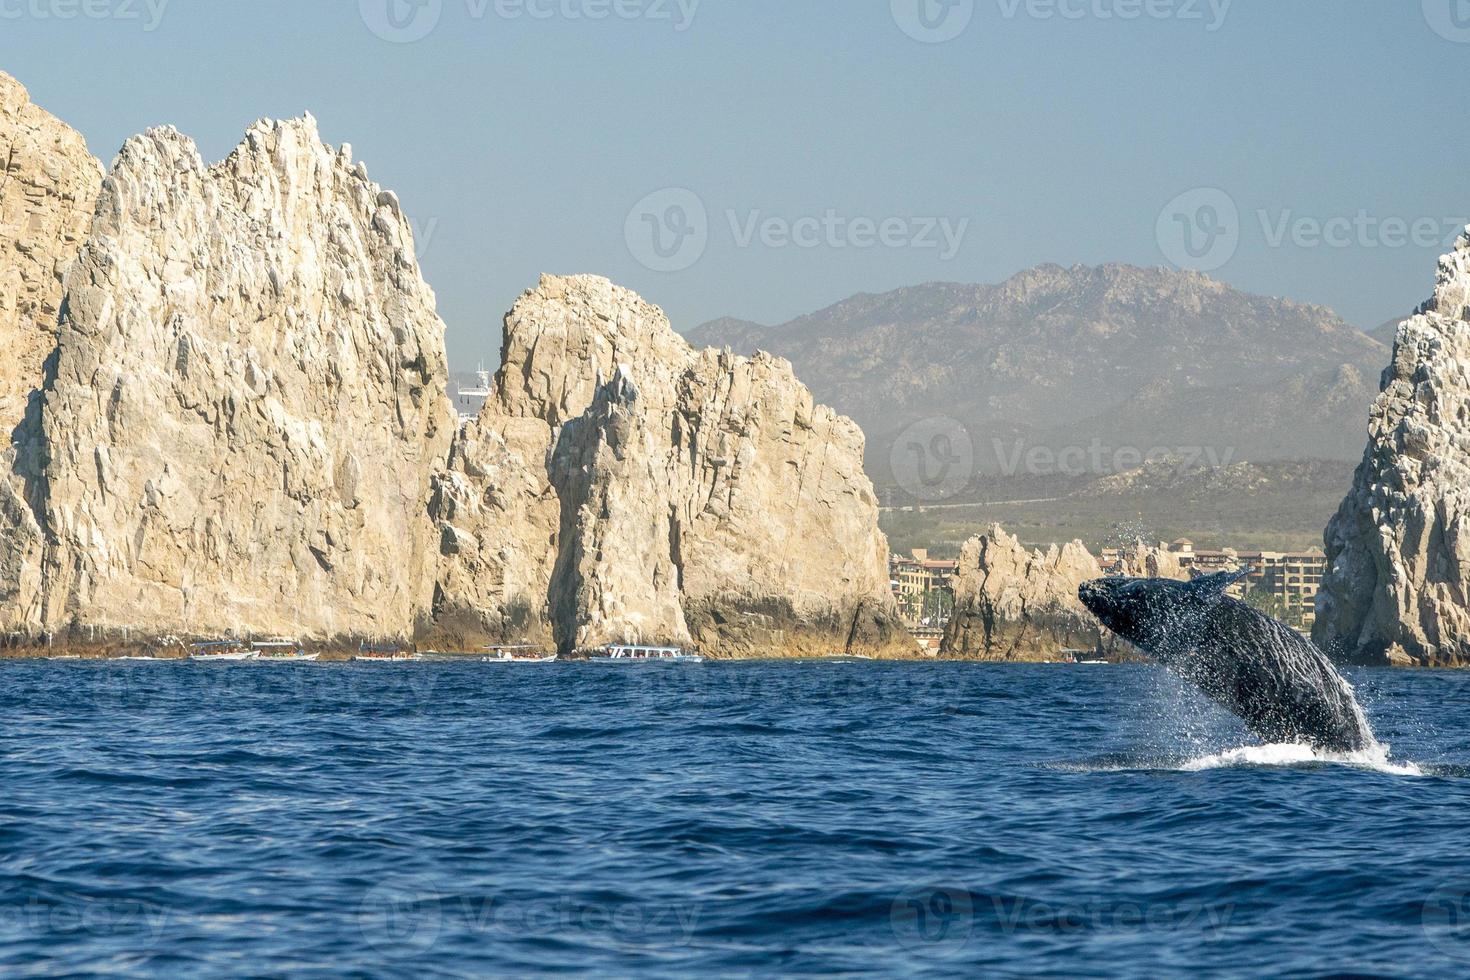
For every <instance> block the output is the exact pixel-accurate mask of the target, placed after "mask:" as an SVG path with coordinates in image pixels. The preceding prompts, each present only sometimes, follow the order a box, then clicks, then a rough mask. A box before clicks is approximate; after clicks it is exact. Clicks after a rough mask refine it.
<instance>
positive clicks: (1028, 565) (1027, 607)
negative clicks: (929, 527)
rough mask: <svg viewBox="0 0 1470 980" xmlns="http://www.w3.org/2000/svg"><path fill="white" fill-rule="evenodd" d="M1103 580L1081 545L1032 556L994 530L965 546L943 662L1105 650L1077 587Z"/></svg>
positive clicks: (1041, 657)
mask: <svg viewBox="0 0 1470 980" xmlns="http://www.w3.org/2000/svg"><path fill="white" fill-rule="evenodd" d="M1101 577H1102V570H1101V569H1100V568H1099V567H1098V564H1097V560H1096V559H1094V558H1093V557H1092V555H1091V554H1089V553H1088V551H1087V548H1086V547H1084V546H1083V544H1082V542H1080V541H1073V542H1072V543H1070V544H1066V545H1063V546H1061V547H1057V546H1056V545H1052V546H1051V547H1050V548H1048V549H1047V550H1046V551H1041V550H1039V549H1038V550H1031V551H1028V550H1027V549H1026V548H1024V547H1023V546H1022V545H1021V543H1020V542H1019V541H1018V540H1016V539H1015V538H1014V537H1012V536H1011V535H1009V534H1007V533H1006V532H1005V531H1004V530H1003V529H1002V528H1001V527H1000V525H998V524H997V525H993V526H992V527H991V528H990V529H989V530H988V531H986V532H985V533H984V534H981V535H978V536H976V537H973V538H971V539H970V540H969V541H967V542H965V545H964V547H963V548H962V549H961V552H960V562H959V570H958V573H957V576H956V580H955V611H954V615H953V616H952V617H951V618H950V621H949V626H948V627H947V628H946V630H945V634H944V643H943V645H942V646H941V647H940V653H939V655H940V657H942V658H948V659H963V660H1054V659H1056V658H1057V657H1058V656H1060V655H1061V654H1062V653H1063V651H1066V650H1088V651H1102V650H1103V649H1104V647H1105V645H1106V644H1107V643H1108V640H1107V638H1106V637H1105V636H1104V632H1105V631H1103V630H1102V628H1101V627H1100V626H1099V625H1098V623H1097V620H1096V619H1094V618H1093V616H1092V614H1091V613H1089V612H1088V611H1087V609H1086V607H1085V606H1083V605H1082V602H1081V600H1079V599H1078V598H1077V587H1078V586H1079V585H1081V584H1082V583H1083V582H1089V581H1092V580H1093V579H1096V578H1101Z"/></svg>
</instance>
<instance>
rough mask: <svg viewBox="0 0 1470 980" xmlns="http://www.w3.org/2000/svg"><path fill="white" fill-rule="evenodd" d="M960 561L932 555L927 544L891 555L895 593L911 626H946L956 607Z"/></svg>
mask: <svg viewBox="0 0 1470 980" xmlns="http://www.w3.org/2000/svg"><path fill="white" fill-rule="evenodd" d="M958 569H959V562H957V561H945V560H942V559H934V558H930V557H929V552H928V550H927V549H924V548H915V549H914V550H913V551H911V552H909V554H908V556H907V557H905V556H903V555H892V556H890V557H889V559H888V577H889V580H890V585H891V587H892V589H893V597H894V599H896V600H897V601H898V607H899V610H900V611H901V612H902V613H903V617H904V619H905V620H906V621H907V622H908V624H909V625H910V626H911V627H924V628H930V629H943V627H944V624H945V623H947V622H948V621H949V615H950V613H951V612H952V611H953V610H954V575H955V572H956V571H957V570H958Z"/></svg>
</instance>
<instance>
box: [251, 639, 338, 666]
mask: <svg viewBox="0 0 1470 980" xmlns="http://www.w3.org/2000/svg"><path fill="white" fill-rule="evenodd" d="M250 649H252V650H254V651H255V652H256V653H257V654H259V656H258V657H257V659H258V660H259V661H260V662H261V663H265V664H306V663H314V662H315V661H316V659H317V658H318V657H320V656H321V654H320V653H307V652H306V651H305V650H303V649H301V644H299V643H297V642H296V641H295V640H287V639H283V638H277V639H273V640H257V641H255V642H254V643H252V644H250Z"/></svg>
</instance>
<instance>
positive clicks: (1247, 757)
mask: <svg viewBox="0 0 1470 980" xmlns="http://www.w3.org/2000/svg"><path fill="white" fill-rule="evenodd" d="M1311 765H1337V766H1352V767H1354V768H1357V769H1370V770H1372V771H1373V772H1381V773H1385V774H1387V775H1390V776H1423V775H1425V772H1424V770H1423V769H1422V768H1420V767H1419V766H1418V765H1416V764H1415V763H1412V762H1394V761H1392V760H1390V759H1389V757H1388V746H1387V745H1383V744H1381V743H1379V742H1374V743H1373V744H1372V745H1369V746H1368V747H1366V748H1364V749H1360V750H1359V751H1357V752H1324V751H1322V750H1320V749H1315V748H1313V747H1312V746H1310V745H1303V744H1301V743H1299V742H1283V743H1276V744H1271V745H1245V746H1241V747H1240V748H1238V749H1227V750H1226V751H1224V752H1216V753H1214V754H1213V755H1206V756H1201V757H1200V758H1197V759H1190V760H1189V761H1187V762H1185V763H1184V764H1183V765H1182V766H1181V767H1180V771H1182V772H1203V771H1205V770H1207V769H1227V768H1232V767H1245V766H1256V767H1262V768H1273V767H1295V766H1311Z"/></svg>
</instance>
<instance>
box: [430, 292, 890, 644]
mask: <svg viewBox="0 0 1470 980" xmlns="http://www.w3.org/2000/svg"><path fill="white" fill-rule="evenodd" d="M526 424H539V426H540V427H541V428H539V429H537V430H536V431H537V432H538V433H539V432H545V433H547V434H548V439H547V441H546V443H545V444H544V447H545V449H546V451H545V452H544V453H541V458H542V461H543V462H542V466H543V467H544V468H545V470H544V471H545V474H546V475H545V482H544V484H543V483H542V482H541V476H540V474H539V472H538V473H537V475H536V476H535V478H534V479H532V480H531V481H530V482H531V483H532V484H535V486H536V488H537V489H535V490H532V489H530V488H526V489H523V491H522V492H520V493H517V494H512V495H510V498H511V500H512V501H513V503H512V504H511V505H510V506H511V509H513V510H514V509H517V508H520V511H518V512H523V513H531V512H534V517H531V518H529V519H528V521H527V523H526V524H523V525H522V526H523V527H533V528H534V529H535V530H534V532H533V534H534V535H536V536H539V537H542V538H545V537H547V536H550V537H552V538H553V540H554V542H555V546H554V548H553V550H552V552H551V553H550V554H551V555H552V557H554V565H553V566H551V567H550V568H549V570H548V568H547V566H546V565H544V564H540V565H537V566H536V567H535V568H526V569H525V570H524V571H523V572H522V573H517V582H518V583H531V584H530V585H528V586H527V587H526V588H525V590H524V591H517V590H510V591H506V590H501V592H499V593H494V594H491V593H486V592H483V591H481V592H478V593H474V594H467V593H466V592H465V588H466V587H467V586H469V587H471V588H472V589H473V588H476V587H477V586H478V583H479V582H480V581H481V576H480V575H478V574H475V573H471V572H469V571H468V570H467V567H466V562H465V560H463V559H459V558H456V557H455V556H454V555H446V559H447V560H446V561H445V562H444V564H443V567H442V569H441V573H440V588H439V596H438V599H437V600H436V601H437V603H438V605H439V607H440V608H441V609H442V610H446V611H447V610H453V609H458V610H462V611H464V612H462V613H461V615H460V621H461V622H471V621H475V620H478V624H479V627H480V629H481V630H482V631H483V634H484V635H487V636H490V637H492V638H495V639H500V640H505V641H515V640H518V639H521V638H522V637H518V636H516V635H514V633H515V629H516V628H519V627H518V625H517V626H515V627H512V628H509V629H508V628H507V626H506V623H507V619H506V617H505V616H503V615H501V614H500V613H499V612H497V609H498V608H503V603H504V602H506V601H508V600H509V599H510V598H511V597H512V595H513V594H514V595H526V596H528V597H529V596H534V588H535V587H536V585H537V584H539V583H541V582H543V581H545V582H546V591H545V593H544V602H543V608H544V609H545V612H544V613H543V614H541V615H540V616H533V617H531V619H532V621H533V626H532V631H533V632H534V630H535V629H536V628H538V625H536V624H543V623H546V622H549V623H551V624H553V625H552V631H553V632H554V634H555V636H556V639H557V642H558V645H559V646H560V648H561V649H563V650H564V651H572V650H578V649H586V648H589V647H593V646H597V645H600V644H604V643H609V642H619V641H640V642H650V643H677V644H689V643H694V644H696V645H698V646H700V647H701V648H702V649H703V650H704V651H705V652H706V653H709V654H712V655H714V656H726V657H733V656H747V655H761V654H764V655H780V654H784V655H797V654H824V653H832V652H848V651H852V652H870V653H877V654H883V655H895V654H902V653H908V654H912V653H913V652H914V649H915V648H914V645H913V643H912V641H910V640H909V639H908V637H907V636H906V635H905V634H904V633H903V632H902V630H901V629H900V628H899V627H898V625H897V622H896V619H895V616H894V612H893V609H892V605H891V599H890V598H889V595H888V584H887V583H888V579H887V565H886V561H887V557H886V550H887V548H886V542H885V541H884V539H883V536H882V535H881V534H880V533H879V531H878V528H877V501H876V499H875V497H874V496H873V493H872V488H871V484H869V482H868V480H867V478H866V477H865V476H864V475H863V472H862V463H861V461H862V433H861V432H860V431H859V430H858V429H857V427H856V426H855V425H854V424H853V423H852V422H851V421H849V420H847V419H845V418H841V417H839V416H837V415H836V414H835V413H833V412H831V411H830V410H828V409H825V408H821V407H819V406H815V405H813V403H812V399H811V395H810V393H809V392H807V390H806V389H805V388H804V387H803V386H802V385H801V384H800V382H798V381H797V380H796V378H795V376H794V375H793V374H792V371H791V366H790V365H789V364H788V363H787V362H785V361H781V360H778V359H775V358H772V357H769V356H766V355H760V356H757V357H754V358H743V357H735V356H734V355H731V354H729V353H728V352H723V353H722V352H716V351H704V352H696V351H694V350H693V349H692V348H690V347H689V345H688V344H687V343H686V342H685V341H684V340H683V339H682V338H681V337H679V335H678V334H676V333H675V332H674V331H673V329H672V328H671V327H670V326H669V323H668V320H667V318H666V317H665V316H664V315H663V312H662V311H661V310H659V309H658V308H657V307H655V306H652V305H651V304H649V303H646V302H645V301H643V300H642V299H640V298H639V297H638V296H637V295H635V294H634V293H632V292H629V291H628V290H625V289H621V288H620V287H617V286H614V285H613V284H612V283H610V282H608V281H607V280H606V279H601V278H597V277H594V276H573V277H565V278H563V277H555V276H547V277H544V278H543V279H542V281H541V283H540V285H539V286H538V287H537V288H536V289H534V290H531V291H530V292H528V293H526V294H525V295H523V296H522V297H521V299H520V300H519V301H518V302H517V303H516V305H515V307H514V309H512V310H511V312H510V313H509V314H508V315H507V317H506V322H505V339H504V347H503V356H502V366H501V369H500V371H499V373H498V374H497V377H496V384H495V391H494V394H493V395H492V397H491V399H490V400H489V402H488V403H487V405H486V406H485V409H484V411H483V412H482V413H481V415H480V417H479V419H478V420H477V421H476V422H475V424H474V426H473V427H471V428H468V429H466V430H465V431H466V433H470V434H472V435H473V434H475V433H477V432H483V431H486V430H492V431H495V430H503V429H505V428H506V427H507V426H513V425H526ZM465 438H466V436H465V434H463V433H462V434H461V438H460V441H464V440H465ZM542 447H543V444H542V443H540V442H536V444H535V448H536V449H537V450H539V449H541V448H542ZM455 455H456V457H458V456H459V455H461V454H459V453H458V452H457V453H456V454H455ZM534 455H535V453H534V452H527V453H523V454H522V459H523V460H524V461H525V462H527V463H530V462H531V457H532V456H534ZM482 469H483V467H482ZM450 478H451V479H452V480H453V482H454V483H455V485H456V487H457V489H456V492H455V493H454V494H444V493H440V494H437V495H436V500H439V501H442V502H446V503H452V502H453V501H482V500H484V499H485V498H486V495H487V484H486V481H485V479H484V477H481V476H477V475H475V474H471V473H468V472H461V470H460V469H459V468H457V467H454V466H451V474H450ZM545 486H550V487H551V488H552V489H553V490H554V499H555V500H556V501H557V503H558V505H559V508H560V509H559V520H558V521H556V522H555V523H554V524H553V522H552V521H550V520H549V518H550V510H549V507H548V506H547V505H548V503H549V498H548V497H547V496H546V494H545V491H544V489H540V488H542V487H545ZM502 496H504V495H502ZM456 507H457V510H456V511H455V514H456V516H455V517H453V518H451V517H450V516H449V515H448V514H447V512H446V510H445V508H443V507H437V506H436V508H435V516H436V517H438V518H439V519H440V521H441V526H442V527H443V529H444V531H445V536H444V541H445V543H446V544H450V543H451V542H452V543H453V545H452V546H453V547H454V548H456V549H457V553H458V554H459V555H476V554H479V555H483V554H485V553H487V552H488V553H492V554H495V553H501V552H503V551H507V550H511V551H514V550H516V549H507V548H506V547H505V546H504V543H503V542H504V541H505V539H506V534H507V531H506V528H505V527H504V526H503V525H502V524H501V522H500V521H499V519H498V518H497V515H496V514H495V512H494V510H493V508H486V507H484V506H480V507H478V508H471V507H467V506H459V505H456ZM461 542H462V544H461ZM533 564H534V563H533ZM519 588H520V586H518V587H517V589H519Z"/></svg>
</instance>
